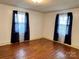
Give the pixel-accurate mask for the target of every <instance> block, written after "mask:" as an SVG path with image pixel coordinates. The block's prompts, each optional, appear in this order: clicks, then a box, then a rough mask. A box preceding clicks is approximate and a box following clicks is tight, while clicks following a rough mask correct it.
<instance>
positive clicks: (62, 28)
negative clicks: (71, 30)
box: [58, 25, 67, 36]
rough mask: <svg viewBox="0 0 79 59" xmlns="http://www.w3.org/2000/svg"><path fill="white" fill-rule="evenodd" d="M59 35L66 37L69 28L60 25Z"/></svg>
mask: <svg viewBox="0 0 79 59" xmlns="http://www.w3.org/2000/svg"><path fill="white" fill-rule="evenodd" d="M58 33H59V34H61V35H63V36H65V34H67V26H66V25H60V26H59V29H58Z"/></svg>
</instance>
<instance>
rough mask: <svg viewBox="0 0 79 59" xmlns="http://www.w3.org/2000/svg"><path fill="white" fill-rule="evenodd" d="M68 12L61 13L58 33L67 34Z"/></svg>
mask: <svg viewBox="0 0 79 59" xmlns="http://www.w3.org/2000/svg"><path fill="white" fill-rule="evenodd" d="M67 22H68V21H67V14H62V15H59V22H58V33H59V34H60V35H62V36H65V35H66V34H67V33H68V26H67Z"/></svg>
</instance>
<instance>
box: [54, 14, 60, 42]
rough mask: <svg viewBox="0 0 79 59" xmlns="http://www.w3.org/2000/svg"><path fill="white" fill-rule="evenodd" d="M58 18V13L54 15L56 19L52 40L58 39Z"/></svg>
mask: <svg viewBox="0 0 79 59" xmlns="http://www.w3.org/2000/svg"><path fill="white" fill-rule="evenodd" d="M58 19H59V14H57V15H56V21H55V29H54V40H55V41H58V36H59V35H58V31H57V30H58Z"/></svg>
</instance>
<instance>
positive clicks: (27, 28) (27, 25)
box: [24, 13, 30, 40]
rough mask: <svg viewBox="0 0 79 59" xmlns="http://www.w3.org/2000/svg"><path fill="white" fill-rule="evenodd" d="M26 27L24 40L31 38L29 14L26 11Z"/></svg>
mask: <svg viewBox="0 0 79 59" xmlns="http://www.w3.org/2000/svg"><path fill="white" fill-rule="evenodd" d="M25 15H26V22H27V23H26V29H25V35H24V40H29V39H30V29H29V14H28V13H26V14H25Z"/></svg>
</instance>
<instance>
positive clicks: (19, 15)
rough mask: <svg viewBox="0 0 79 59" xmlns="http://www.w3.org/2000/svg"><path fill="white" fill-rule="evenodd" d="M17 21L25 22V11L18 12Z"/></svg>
mask: <svg viewBox="0 0 79 59" xmlns="http://www.w3.org/2000/svg"><path fill="white" fill-rule="evenodd" d="M18 22H19V23H25V13H18Z"/></svg>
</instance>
